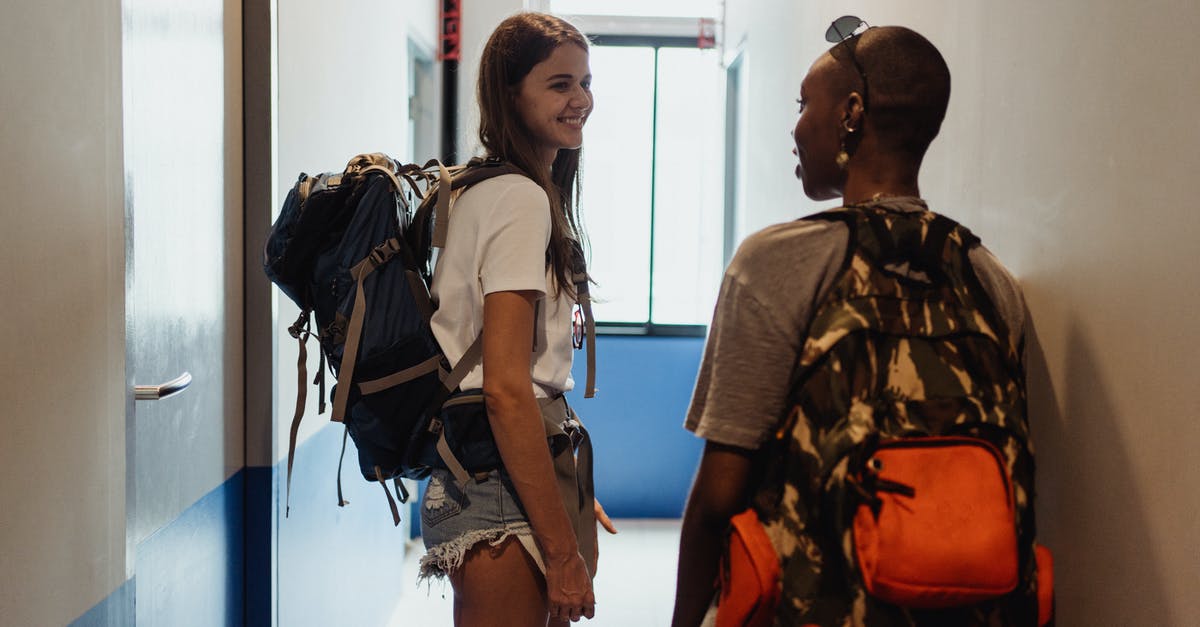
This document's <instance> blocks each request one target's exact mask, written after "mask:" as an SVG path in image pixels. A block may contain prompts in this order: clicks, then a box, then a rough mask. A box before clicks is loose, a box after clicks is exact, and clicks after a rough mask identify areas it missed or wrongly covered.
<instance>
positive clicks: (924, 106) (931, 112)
mask: <svg viewBox="0 0 1200 627" xmlns="http://www.w3.org/2000/svg"><path fill="white" fill-rule="evenodd" d="M850 46H853V50H848V49H847V48H848V47H850ZM851 52H853V55H854V58H856V59H857V60H858V63H859V64H860V65H861V66H862V68H863V71H864V72H865V73H866V75H867V83H868V85H867V89H868V98H869V101H868V102H867V109H866V116H867V119H868V120H870V122H871V124H872V126H873V127H874V129H875V131H876V133H877V134H878V139H879V142H880V145H881V147H883V148H885V149H888V150H896V151H900V152H903V153H906V154H909V155H911V156H914V157H917V158H920V157H923V156H924V154H925V151H926V150H927V149H928V148H929V144H930V142H932V141H933V138H934V137H937V134H938V131H939V130H940V129H941V127H942V120H943V119H944V118H945V117H946V106H947V105H948V104H949V102H950V69H949V68H948V67H946V61H945V59H943V58H942V55H941V53H940V52H938V50H937V48H935V47H934V46H933V44H932V43H930V42H929V40H928V39H925V38H924V37H922V36H921V35H920V34H918V33H917V32H915V31H913V30H910V29H908V28H904V27H902V26H881V27H876V28H870V29H867V30H866V31H864V32H863V33H862V34H861V35H858V36H856V37H854V38H852V39H850V40H847V41H845V42H843V43H839V44H835V45H834V46H833V47H832V48H830V50H829V54H830V55H831V56H832V57H833V59H834V60H836V61H837V62H838V63H837V73H838V75H839V80H838V81H837V83H838V84H839V87H840V86H841V85H850V86H852V87H850V90H861V86H862V77H860V76H859V74H858V70H857V69H856V68H855V67H854V63H853V62H852V61H851V58H850V54H851Z"/></svg>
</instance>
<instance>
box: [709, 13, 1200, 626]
mask: <svg viewBox="0 0 1200 627" xmlns="http://www.w3.org/2000/svg"><path fill="white" fill-rule="evenodd" d="M727 8H728V11H729V15H728V30H727V36H728V38H727V44H728V46H729V47H730V48H731V49H732V48H735V47H737V46H739V45H741V46H743V47H744V49H745V51H746V54H747V60H748V68H749V69H748V71H749V76H750V79H749V81H750V82H749V94H748V101H749V102H750V103H751V111H750V112H749V114H750V115H749V124H750V127H751V128H750V131H749V133H748V138H747V142H748V145H749V147H750V150H749V155H750V157H749V160H750V161H749V164H748V171H752V172H757V173H759V176H761V179H759V180H758V181H757V182H756V184H754V185H750V186H746V188H747V189H746V192H745V193H746V195H747V198H746V202H745V204H744V206H746V207H750V208H751V209H750V211H748V212H747V213H746V214H745V215H743V216H740V218H741V220H740V225H741V228H740V234H739V235H740V236H744V235H745V234H747V233H749V232H752V231H753V230H756V229H757V228H760V227H762V226H764V225H766V224H769V223H772V222H777V221H781V220H789V219H792V218H795V217H798V216H801V215H804V214H807V213H811V212H813V211H816V210H819V209H821V208H824V207H828V206H830V205H831V203H812V202H810V201H807V200H800V201H797V200H796V198H797V197H800V196H801V194H800V191H801V190H800V185H799V182H798V181H796V180H794V178H793V175H792V169H793V166H794V162H793V157H792V156H791V154H790V150H791V147H792V145H791V139H790V137H789V135H788V134H787V131H789V130H790V129H791V128H792V126H793V125H794V124H795V120H796V105H795V99H796V97H797V96H798V95H799V85H800V81H801V80H802V78H803V76H804V74H805V72H806V71H807V69H808V66H809V65H810V64H811V63H812V61H813V60H814V59H816V57H817V56H818V55H819V54H820V53H821V52H823V51H824V50H826V49H827V48H828V46H829V44H828V43H826V42H825V41H824V38H823V35H824V32H825V29H826V28H827V27H828V25H829V23H830V22H831V21H832V20H833V19H834V18H837V17H838V16H840V15H843V14H846V13H852V14H856V15H859V16H861V17H863V18H865V19H866V20H867V21H868V22H869V23H871V24H875V25H886V24H902V25H906V26H910V27H912V28H914V29H916V30H918V31H919V32H921V33H922V34H924V35H926V36H927V37H929V38H930V39H931V40H932V41H933V42H934V43H935V44H936V45H938V47H939V48H940V49H941V51H942V53H943V55H944V56H945V57H946V60H947V63H948V64H949V66H950V70H951V72H952V74H953V80H954V86H953V94H952V96H951V103H950V111H949V113H948V116H947V119H946V122H945V124H944V126H943V128H942V133H941V136H940V137H939V139H938V140H936V141H935V142H934V144H933V147H932V149H931V151H930V154H929V155H928V158H927V159H926V165H925V168H924V171H923V178H922V181H921V187H922V192H923V195H924V196H925V197H926V198H927V199H928V200H929V201H930V204H931V207H932V208H934V209H935V210H939V211H942V212H943V213H946V214H947V215H949V216H951V217H954V218H956V219H958V220H960V221H962V222H964V223H965V224H967V225H968V226H969V227H971V228H972V229H973V230H974V231H975V232H976V233H977V234H979V235H980V236H981V237H982V238H983V241H984V242H985V244H987V245H988V246H989V247H990V248H991V249H992V250H993V251H994V252H995V253H996V254H997V255H998V256H999V257H1000V259H1001V260H1002V261H1003V262H1004V263H1005V264H1006V265H1008V267H1009V268H1010V269H1011V270H1012V271H1013V273H1014V274H1015V275H1016V276H1017V278H1018V279H1019V281H1020V282H1021V284H1022V286H1023V288H1024V290H1025V294H1026V298H1027V301H1028V307H1029V310H1030V312H1031V313H1032V316H1033V321H1034V326H1033V329H1032V334H1031V336H1030V340H1031V342H1030V345H1029V351H1028V359H1029V375H1030V393H1031V414H1032V421H1033V429H1034V434H1035V437H1036V438H1037V446H1038V455H1039V457H1038V464H1039V475H1038V491H1039V506H1038V515H1039V522H1040V525H1039V526H1040V531H1041V533H1040V537H1041V540H1042V541H1043V542H1044V543H1046V544H1048V545H1049V546H1050V547H1051V548H1052V549H1053V550H1054V551H1055V553H1056V558H1057V563H1056V570H1057V573H1056V574H1057V578H1058V608H1059V611H1060V615H1059V623H1058V624H1059V625H1063V626H1065V627H1075V626H1082V625H1166V626H1178V627H1184V626H1189V625H1195V624H1198V623H1200V599H1198V598H1197V597H1196V596H1195V595H1194V594H1192V592H1191V586H1192V582H1194V581H1197V580H1200V561H1197V559H1196V556H1197V555H1200V533H1197V532H1198V531H1200V528H1198V527H1197V522H1196V521H1197V517H1196V513H1197V512H1198V511H1200V479H1197V478H1196V477H1197V475H1196V473H1195V472H1194V471H1195V470H1196V462H1195V455H1194V452H1193V451H1192V445H1193V444H1194V443H1195V442H1197V441H1198V440H1200V423H1197V422H1196V420H1195V416H1197V415H1200V400H1198V399H1197V397H1196V395H1195V394H1194V393H1193V391H1194V390H1196V389H1197V387H1198V381H1197V377H1196V372H1198V371H1200V353H1198V352H1197V350H1196V347H1197V346H1200V330H1198V327H1197V325H1196V324H1195V313H1194V311H1195V310H1196V309H1197V308H1200V282H1198V281H1197V280H1196V279H1195V278H1194V277H1193V276H1191V275H1192V270H1191V266H1192V261H1193V259H1194V257H1195V251H1196V240H1197V237H1200V216H1198V215H1197V213H1196V211H1195V208H1194V207H1193V206H1192V204H1194V203H1192V202H1191V197H1192V196H1193V193H1192V189H1191V187H1190V184H1191V182H1192V181H1193V180H1194V179H1195V173H1196V172H1197V171H1200V151H1197V149H1196V146H1197V142H1198V140H1200V122H1197V118H1196V116H1195V111H1196V110H1197V109H1200V69H1198V68H1197V66H1196V64H1195V63H1194V62H1193V61H1192V59H1194V58H1195V56H1196V55H1197V54H1198V53H1200V40H1197V39H1196V38H1195V37H1189V36H1186V35H1182V34H1184V33H1190V32H1192V31H1193V30H1195V28H1196V27H1197V26H1200V5H1197V4H1196V3H1194V2H1189V1H1186V0H1148V1H1147V2H1142V3H1120V2H1103V3H1095V2H1086V1H1084V0H1067V1H1065V2H1058V3H1044V2H1033V1H1030V0H1019V1H1017V2H1006V3H973V2H971V3H963V2H953V1H950V0H914V1H911V2H905V3H895V2H886V1H882V0H859V1H855V2H832V1H829V0H822V1H819V2H806V3H797V2H792V1H790V0H730V1H729V2H728V3H727Z"/></svg>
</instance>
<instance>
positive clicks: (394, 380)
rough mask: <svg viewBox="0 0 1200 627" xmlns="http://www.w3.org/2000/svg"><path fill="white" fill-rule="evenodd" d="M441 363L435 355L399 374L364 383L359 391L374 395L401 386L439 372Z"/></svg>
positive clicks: (440, 359)
mask: <svg viewBox="0 0 1200 627" xmlns="http://www.w3.org/2000/svg"><path fill="white" fill-rule="evenodd" d="M441 361H442V356H441V355H434V356H433V357H430V358H429V359H426V360H425V361H423V362H421V363H419V364H417V365H415V366H411V367H409V368H405V369H404V370H400V371H399V372H394V373H392V374H389V375H388V376H386V377H380V378H378V379H371V380H370V381H363V382H362V383H359V384H358V391H359V392H362V393H363V394H374V393H376V392H381V391H383V390H386V389H388V388H390V387H393V386H396V385H400V384H401V383H405V382H407V381H412V380H413V379H416V378H417V377H419V376H422V375H425V374H429V373H430V372H433V371H434V370H437V369H438V364H440V363H441Z"/></svg>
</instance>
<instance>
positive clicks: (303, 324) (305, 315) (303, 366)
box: [283, 309, 312, 518]
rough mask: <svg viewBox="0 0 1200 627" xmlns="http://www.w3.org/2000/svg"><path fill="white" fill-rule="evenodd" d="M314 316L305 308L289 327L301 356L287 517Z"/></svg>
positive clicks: (291, 439)
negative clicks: (311, 324)
mask: <svg viewBox="0 0 1200 627" xmlns="http://www.w3.org/2000/svg"><path fill="white" fill-rule="evenodd" d="M311 320H312V318H311V317H310V316H309V311H308V310H307V309H305V310H304V311H301V312H300V317H299V318H297V319H296V322H295V323H294V324H293V325H292V326H291V327H289V328H288V333H290V334H291V335H292V337H294V338H296V339H297V340H299V342H300V351H299V356H298V357H297V359H296V372H297V374H298V375H299V378H298V380H297V382H296V413H295V414H293V415H292V426H291V429H290V430H289V432H288V460H287V491H286V493H285V495H284V501H283V502H284V509H283V517H284V518H287V517H288V514H290V513H291V511H292V463H293V462H294V461H295V459H296V435H297V434H298V433H299V432H300V420H301V419H303V418H304V405H305V404H306V403H307V401H308V348H307V347H306V344H307V343H308V336H310V335H312V333H311V332H310V331H309V324H310V321H311Z"/></svg>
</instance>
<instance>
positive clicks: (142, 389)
mask: <svg viewBox="0 0 1200 627" xmlns="http://www.w3.org/2000/svg"><path fill="white" fill-rule="evenodd" d="M191 384H192V373H190V372H185V373H183V374H181V375H179V376H178V377H175V378H174V379H172V380H170V381H167V382H166V383H162V384H159V385H135V386H133V398H134V399H135V400H139V401H157V400H159V399H163V398H166V397H168V396H174V395H176V394H178V393H180V392H182V391H184V390H186V389H187V387H188V386H189V385H191Z"/></svg>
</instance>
